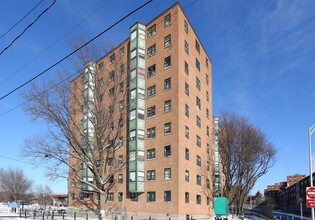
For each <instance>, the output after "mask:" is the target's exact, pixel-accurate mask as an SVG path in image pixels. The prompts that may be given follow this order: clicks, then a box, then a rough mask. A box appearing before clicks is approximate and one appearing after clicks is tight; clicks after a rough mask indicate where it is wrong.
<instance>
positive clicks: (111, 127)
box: [108, 122, 115, 131]
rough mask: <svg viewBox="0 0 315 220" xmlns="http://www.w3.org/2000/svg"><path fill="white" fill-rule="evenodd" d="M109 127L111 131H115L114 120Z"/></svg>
mask: <svg viewBox="0 0 315 220" xmlns="http://www.w3.org/2000/svg"><path fill="white" fill-rule="evenodd" d="M108 127H109V130H110V131H114V128H115V126H114V122H111V123H110V124H109V126H108Z"/></svg>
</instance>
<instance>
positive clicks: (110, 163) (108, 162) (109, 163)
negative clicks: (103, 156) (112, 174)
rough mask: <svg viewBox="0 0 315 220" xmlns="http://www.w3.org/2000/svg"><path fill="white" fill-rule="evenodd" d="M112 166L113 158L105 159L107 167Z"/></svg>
mask: <svg viewBox="0 0 315 220" xmlns="http://www.w3.org/2000/svg"><path fill="white" fill-rule="evenodd" d="M112 164H113V158H112V157H109V158H108V159H107V166H109V167H110V166H112Z"/></svg>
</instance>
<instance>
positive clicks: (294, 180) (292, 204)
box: [264, 173, 315, 212]
mask: <svg viewBox="0 0 315 220" xmlns="http://www.w3.org/2000/svg"><path fill="white" fill-rule="evenodd" d="M287 181H290V184H289V183H288V182H282V184H281V183H279V184H275V185H270V186H267V189H265V191H264V195H265V197H269V198H272V199H273V200H274V201H276V204H277V206H274V209H280V210H282V211H286V212H299V211H300V205H301V204H300V203H301V202H302V207H303V212H310V209H308V208H306V187H309V186H310V176H305V175H300V174H295V175H292V176H287ZM313 184H315V173H313Z"/></svg>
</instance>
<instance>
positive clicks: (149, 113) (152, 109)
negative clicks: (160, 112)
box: [147, 105, 155, 118]
mask: <svg viewBox="0 0 315 220" xmlns="http://www.w3.org/2000/svg"><path fill="white" fill-rule="evenodd" d="M153 116H155V105H154V106H151V107H149V108H147V118H151V117H153Z"/></svg>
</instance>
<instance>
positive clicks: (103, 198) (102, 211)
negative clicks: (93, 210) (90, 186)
mask: <svg viewBox="0 0 315 220" xmlns="http://www.w3.org/2000/svg"><path fill="white" fill-rule="evenodd" d="M105 203H106V194H105V193H100V200H99V207H100V214H101V217H102V218H105V216H106V210H105Z"/></svg>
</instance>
